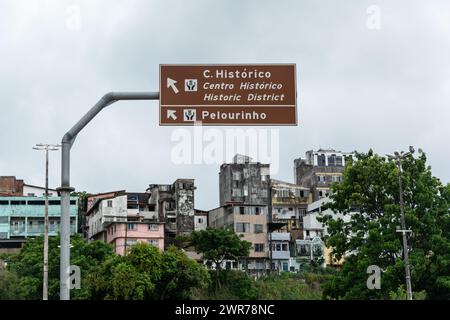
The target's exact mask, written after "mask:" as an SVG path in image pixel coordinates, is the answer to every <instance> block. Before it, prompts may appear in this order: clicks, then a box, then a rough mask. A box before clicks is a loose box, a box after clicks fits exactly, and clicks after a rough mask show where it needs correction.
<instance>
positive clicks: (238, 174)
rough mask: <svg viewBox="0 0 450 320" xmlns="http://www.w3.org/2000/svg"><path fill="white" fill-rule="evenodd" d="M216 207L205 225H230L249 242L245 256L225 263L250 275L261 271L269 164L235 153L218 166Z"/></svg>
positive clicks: (265, 254) (265, 244) (264, 265)
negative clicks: (231, 160)
mask: <svg viewBox="0 0 450 320" xmlns="http://www.w3.org/2000/svg"><path fill="white" fill-rule="evenodd" d="M219 188H220V207H219V208H216V209H213V210H211V211H210V212H209V215H208V225H209V226H210V227H214V228H225V227H228V228H231V229H232V230H234V231H235V232H236V233H237V234H238V235H242V236H243V239H244V240H246V241H249V242H251V243H252V248H251V250H250V255H249V257H248V258H247V259H240V260H239V261H237V262H234V264H233V262H229V263H230V265H233V266H234V267H238V268H241V269H244V270H247V271H248V272H249V273H250V274H255V275H261V274H265V273H266V272H267V270H268V269H270V262H269V242H268V240H269V238H268V232H269V224H268V223H269V222H270V212H269V209H270V165H269V164H263V163H260V162H252V159H251V158H250V157H247V156H243V155H239V154H237V155H235V156H234V158H233V162H232V163H224V164H222V165H221V166H220V173H219Z"/></svg>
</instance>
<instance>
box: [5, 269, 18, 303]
mask: <svg viewBox="0 0 450 320" xmlns="http://www.w3.org/2000/svg"><path fill="white" fill-rule="evenodd" d="M20 288H21V287H20V280H19V278H18V277H17V275H16V274H15V273H13V272H10V271H8V270H2V269H0V300H20V299H23V293H22V292H21V290H20Z"/></svg>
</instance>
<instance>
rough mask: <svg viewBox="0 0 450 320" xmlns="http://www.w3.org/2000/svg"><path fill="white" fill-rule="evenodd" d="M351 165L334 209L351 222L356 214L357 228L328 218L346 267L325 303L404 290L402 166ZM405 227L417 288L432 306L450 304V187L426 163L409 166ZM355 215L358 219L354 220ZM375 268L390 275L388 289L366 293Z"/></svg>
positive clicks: (411, 161)
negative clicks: (408, 232) (370, 270)
mask: <svg viewBox="0 0 450 320" xmlns="http://www.w3.org/2000/svg"><path fill="white" fill-rule="evenodd" d="M356 159H357V160H356V161H348V162H347V164H346V167H345V170H344V173H343V182H341V183H338V184H334V185H333V187H332V188H333V194H332V195H331V198H332V202H331V203H330V204H329V207H330V208H331V209H332V210H334V211H336V212H341V213H343V214H344V215H348V214H349V213H350V212H354V213H353V214H352V215H351V217H350V221H348V222H346V221H344V220H343V219H342V218H337V219H333V218H332V217H331V216H324V217H322V219H321V220H322V221H323V222H324V223H325V224H326V225H327V227H328V232H329V237H328V238H327V239H326V244H327V245H328V246H331V247H332V248H333V256H334V258H336V259H340V258H341V257H342V256H344V255H345V256H346V257H345V263H344V266H343V268H342V270H341V271H340V272H337V273H336V274H335V275H334V276H333V277H331V279H330V280H329V281H328V282H327V283H325V285H324V297H325V298H333V299H389V297H390V296H389V294H390V293H391V292H397V290H398V288H399V287H400V286H401V285H402V284H403V283H404V281H405V280H404V264H403V259H402V250H403V248H402V243H401V234H400V233H398V232H396V228H397V226H400V209H399V182H398V168H397V166H396V163H394V162H393V161H390V160H388V159H386V158H384V157H381V156H378V155H377V154H374V153H373V151H372V150H370V151H369V152H368V153H356ZM402 168H403V175H402V182H403V186H404V199H405V217H406V225H407V227H408V228H409V229H411V230H412V231H413V233H412V235H410V236H409V237H408V245H409V246H410V263H411V273H412V286H413V290H414V291H421V290H425V291H426V293H427V297H428V298H431V299H439V298H441V299H448V298H450V281H449V280H450V277H449V276H450V239H449V237H450V217H449V203H450V196H449V194H450V192H449V186H448V185H447V186H444V185H442V183H441V182H440V181H439V179H437V178H436V177H434V176H433V175H432V173H431V168H430V167H429V166H427V164H426V156H425V154H424V153H423V152H422V151H419V155H418V157H413V156H411V157H407V158H406V159H404V160H403V161H402ZM355 212H356V213H355ZM369 265H377V266H379V267H380V268H381V269H382V270H383V272H382V277H381V289H380V290H369V289H368V288H367V286H366V280H367V277H368V274H367V273H366V270H367V267H368V266H369Z"/></svg>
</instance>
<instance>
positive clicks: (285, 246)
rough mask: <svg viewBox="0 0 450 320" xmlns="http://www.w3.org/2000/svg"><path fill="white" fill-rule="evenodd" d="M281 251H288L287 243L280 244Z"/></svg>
mask: <svg viewBox="0 0 450 320" xmlns="http://www.w3.org/2000/svg"><path fill="white" fill-rule="evenodd" d="M281 251H288V245H287V243H283V244H281Z"/></svg>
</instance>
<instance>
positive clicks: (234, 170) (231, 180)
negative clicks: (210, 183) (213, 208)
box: [219, 154, 270, 206]
mask: <svg viewBox="0 0 450 320" xmlns="http://www.w3.org/2000/svg"><path fill="white" fill-rule="evenodd" d="M219 188H220V205H221V206H224V205H226V204H230V203H244V204H246V205H266V206H267V205H269V203H270V196H269V191H270V165H269V164H262V163H260V162H252V159H251V158H250V157H247V156H243V155H239V154H237V155H235V156H234V158H233V163H224V164H222V165H221V166H220V173H219Z"/></svg>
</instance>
